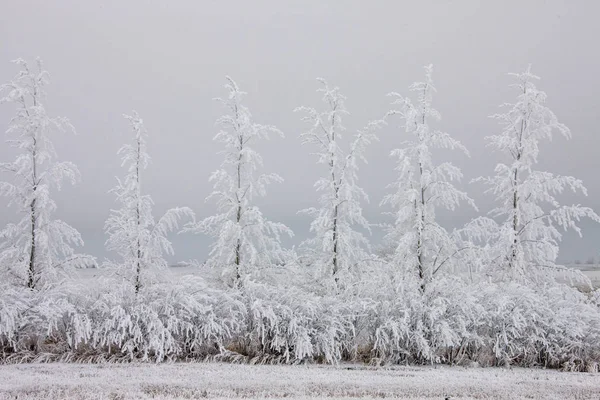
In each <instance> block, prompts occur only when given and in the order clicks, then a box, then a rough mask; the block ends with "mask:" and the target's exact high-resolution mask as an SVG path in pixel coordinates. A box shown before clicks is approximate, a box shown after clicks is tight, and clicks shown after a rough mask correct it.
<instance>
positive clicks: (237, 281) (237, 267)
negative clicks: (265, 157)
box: [235, 106, 244, 287]
mask: <svg viewBox="0 0 600 400" xmlns="http://www.w3.org/2000/svg"><path fill="white" fill-rule="evenodd" d="M235 117H236V121H237V120H238V118H239V116H238V109H237V106H236V108H235ZM237 131H238V136H239V140H240V149H239V151H240V152H239V155H238V164H237V192H236V197H237V201H238V208H237V215H236V221H235V222H236V223H237V225H238V226H239V225H240V221H241V220H242V199H241V198H240V192H241V190H242V150H243V148H244V138H243V136H242V133H241V132H240V125H239V122H238V123H237ZM240 234H241V228H240ZM241 251H242V239H241V237H238V239H237V242H236V244H235V286H238V287H240V286H241V285H242V274H241V271H240V265H241V262H242V260H241Z"/></svg>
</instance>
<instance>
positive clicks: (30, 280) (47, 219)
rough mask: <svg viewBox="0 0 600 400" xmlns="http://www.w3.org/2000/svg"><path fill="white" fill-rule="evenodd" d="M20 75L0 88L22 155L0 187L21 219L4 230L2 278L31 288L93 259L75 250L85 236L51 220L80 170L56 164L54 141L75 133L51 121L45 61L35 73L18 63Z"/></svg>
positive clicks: (6, 168)
mask: <svg viewBox="0 0 600 400" xmlns="http://www.w3.org/2000/svg"><path fill="white" fill-rule="evenodd" d="M14 63H15V64H17V65H18V66H19V67H20V68H21V70H20V71H19V73H18V74H17V75H16V77H15V78H14V79H13V80H12V81H11V82H9V83H7V84H4V85H2V86H0V94H4V95H3V96H2V97H1V98H0V103H12V104H14V105H15V106H16V114H15V116H14V117H13V118H12V120H11V121H10V125H9V128H8V130H7V134H8V135H10V136H11V137H12V139H10V140H8V141H7V143H8V144H9V145H10V146H12V147H14V148H16V149H17V151H18V155H17V158H16V159H15V160H14V161H13V162H8V163H0V171H1V172H4V173H8V174H11V175H12V176H13V179H11V181H10V182H0V195H4V196H7V197H8V198H9V206H11V205H14V206H15V207H16V208H17V209H18V212H19V214H20V215H22V218H21V220H20V221H18V222H17V223H14V224H13V223H11V224H8V225H7V226H6V227H5V228H4V229H2V230H0V268H1V272H2V275H1V278H0V279H6V280H8V281H11V282H13V283H15V284H17V285H24V286H26V287H28V288H30V289H38V288H41V287H43V286H44V285H47V284H49V283H51V282H52V281H53V280H55V279H56V278H57V277H58V275H60V273H61V271H62V272H64V271H65V270H68V269H69V268H72V267H80V266H86V265H87V264H89V263H93V262H94V260H93V258H91V257H89V256H84V255H79V254H76V253H75V251H74V249H73V246H81V245H83V240H82V239H81V235H80V234H79V232H77V230H76V229H75V228H73V227H71V226H70V225H68V224H67V223H65V222H63V221H61V220H57V219H53V218H52V215H53V213H54V211H55V210H56V207H57V206H56V203H55V201H54V200H53V199H52V197H51V192H52V190H53V189H57V190H60V188H61V184H62V182H63V181H64V180H68V181H70V182H71V183H73V184H74V183H75V182H76V181H77V180H78V179H79V171H78V170H77V167H76V166H75V165H74V164H73V163H70V162H59V161H57V154H56V151H55V149H54V146H53V145H52V141H51V136H52V134H53V133H55V132H67V131H72V132H74V128H73V126H72V125H71V124H70V122H69V121H68V120H67V119H66V118H62V117H54V118H51V117H50V116H48V114H47V113H46V108H45V106H44V99H45V92H44V86H46V85H47V84H48V83H49V79H48V78H49V75H48V72H47V71H46V70H44V68H43V65H42V62H41V60H39V59H38V60H37V65H36V67H35V68H31V67H30V66H29V64H28V63H27V62H26V61H24V60H22V59H18V60H15V61H14Z"/></svg>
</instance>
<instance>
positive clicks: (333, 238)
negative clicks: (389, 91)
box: [295, 79, 381, 283]
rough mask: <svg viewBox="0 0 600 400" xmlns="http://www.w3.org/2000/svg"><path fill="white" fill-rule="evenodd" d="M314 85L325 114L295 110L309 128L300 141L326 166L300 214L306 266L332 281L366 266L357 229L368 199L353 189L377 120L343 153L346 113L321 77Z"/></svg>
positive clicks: (364, 244)
mask: <svg viewBox="0 0 600 400" xmlns="http://www.w3.org/2000/svg"><path fill="white" fill-rule="evenodd" d="M318 81H319V82H320V83H321V85H322V87H321V88H319V89H318V90H317V92H319V93H322V94H323V102H324V103H325V104H326V110H325V111H322V112H320V111H317V110H316V109H315V108H311V107H298V108H297V109H296V110H295V111H299V112H303V113H304V114H305V116H304V117H303V118H302V120H303V121H305V122H307V123H308V124H309V130H308V131H306V132H304V133H302V134H301V138H302V143H303V144H310V145H313V146H315V147H316V148H317V150H316V152H315V154H316V155H317V157H318V159H317V163H319V164H324V165H325V166H326V168H327V174H326V175H325V176H323V177H321V178H319V179H318V180H317V182H316V183H315V187H316V189H317V192H321V196H320V197H319V207H318V208H316V207H313V208H308V209H305V210H302V211H301V212H304V213H306V214H308V215H310V216H312V217H314V219H313V221H312V223H311V225H310V231H311V232H313V234H314V237H313V238H312V239H309V240H307V241H306V242H305V243H304V245H305V247H306V248H308V250H309V253H310V261H311V263H315V264H316V265H317V267H320V268H321V269H322V270H323V273H324V274H325V275H326V276H327V275H328V276H332V277H333V278H334V280H335V282H336V283H337V282H338V281H339V277H340V274H344V273H348V272H349V271H351V270H352V268H353V267H355V266H356V264H359V263H361V262H366V261H367V260H366V259H367V258H368V251H370V245H369V240H368V239H367V238H366V237H365V235H364V233H363V231H367V232H369V233H370V231H371V227H370V225H369V222H368V221H367V219H366V218H365V217H364V215H363V210H362V206H361V201H368V196H367V193H366V192H365V191H364V190H363V189H362V188H361V187H360V186H358V167H359V164H358V161H359V160H363V161H364V162H366V159H365V156H364V154H365V149H366V147H367V146H368V145H369V144H370V143H371V142H372V141H373V140H376V139H377V137H376V135H375V133H374V131H375V130H376V129H377V128H378V127H379V126H380V125H381V122H372V123H370V124H368V125H367V126H366V127H365V128H364V129H362V130H360V131H358V132H357V133H356V135H355V136H354V138H353V140H352V142H351V143H350V145H349V146H347V145H346V146H347V147H348V149H347V150H344V147H346V146H345V145H344V141H343V140H342V139H343V138H342V132H344V131H345V127H344V125H343V124H342V119H343V117H344V115H347V114H348V111H347V110H346V106H345V103H344V102H345V100H346V97H345V96H344V95H342V94H341V93H340V90H339V88H337V87H333V88H332V87H330V86H329V85H328V84H327V82H326V81H325V80H324V79H318ZM357 228H359V229H362V231H361V230H359V229H357Z"/></svg>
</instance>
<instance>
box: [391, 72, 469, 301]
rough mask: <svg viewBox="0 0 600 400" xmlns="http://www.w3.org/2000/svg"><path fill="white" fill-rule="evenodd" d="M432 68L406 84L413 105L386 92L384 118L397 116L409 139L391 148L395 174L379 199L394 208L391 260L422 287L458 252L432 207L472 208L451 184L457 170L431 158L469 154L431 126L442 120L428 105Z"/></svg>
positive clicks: (432, 88) (457, 176)
mask: <svg viewBox="0 0 600 400" xmlns="http://www.w3.org/2000/svg"><path fill="white" fill-rule="evenodd" d="M432 71H433V67H432V66H431V65H429V66H426V67H425V81H424V82H415V83H413V84H412V85H411V86H410V90H411V91H413V92H415V93H416V94H417V102H416V103H415V104H413V103H412V101H411V100H410V99H409V98H407V97H403V96H401V95H400V94H398V93H390V94H389V96H392V97H394V98H395V100H394V102H393V103H392V104H393V105H394V106H395V108H394V109H393V110H391V111H389V112H388V113H387V116H388V117H392V118H394V116H399V117H400V118H401V119H402V125H401V127H400V128H401V130H400V134H401V135H402V136H404V135H406V134H408V135H409V136H410V137H411V139H410V140H406V141H403V142H401V143H400V145H401V146H402V147H400V148H397V149H394V150H392V152H391V156H392V157H395V158H396V159H397V166H396V171H397V173H398V177H397V179H396V181H394V182H393V183H392V184H390V185H388V188H389V189H391V190H393V192H392V193H391V194H388V195H386V196H385V197H384V198H383V201H382V202H381V204H382V205H389V206H391V207H392V208H394V211H393V212H392V213H391V214H392V215H393V216H394V219H395V221H394V223H393V224H391V225H388V226H387V234H386V236H385V241H386V243H387V245H388V246H391V247H392V249H391V254H392V260H393V262H394V264H396V265H397V266H399V267H400V268H403V269H404V271H405V272H406V273H408V274H409V275H413V276H415V275H416V276H418V279H419V282H420V284H421V288H422V289H425V286H426V284H427V282H429V281H430V280H431V279H432V277H433V276H434V275H435V274H436V273H437V272H438V271H440V270H442V268H444V269H446V270H448V269H451V266H452V264H453V261H454V259H453V257H454V256H455V255H456V253H457V252H458V248H457V243H456V240H455V238H454V237H453V235H452V234H450V233H449V232H448V231H447V230H446V229H445V228H444V227H442V226H441V225H440V224H438V223H437V221H436V217H435V210H436V208H439V207H442V208H445V209H447V210H450V211H453V210H454V209H455V208H456V207H457V206H458V205H459V204H460V203H461V202H467V203H469V204H471V205H472V206H473V207H474V203H473V201H472V200H471V199H470V198H469V197H468V196H467V194H466V193H465V192H463V191H460V190H458V189H457V188H456V187H455V186H454V183H453V182H456V181H459V180H460V179H461V178H462V177H463V174H462V172H461V171H460V169H459V168H458V167H456V166H454V165H453V164H452V163H450V162H443V163H436V162H435V161H434V160H433V157H432V149H435V148H438V149H458V150H461V151H462V152H464V153H465V154H467V155H468V152H467V149H466V148H465V147H464V146H463V145H462V144H461V143H460V142H458V141H457V140H455V139H453V138H452V137H451V136H450V135H449V134H448V133H446V132H442V131H439V130H435V129H433V128H431V126H430V121H431V120H439V119H440V114H439V113H438V111H437V110H435V109H434V108H433V106H432V100H433V94H434V93H435V92H436V89H435V86H434V85H433V80H432ZM392 118H390V119H392Z"/></svg>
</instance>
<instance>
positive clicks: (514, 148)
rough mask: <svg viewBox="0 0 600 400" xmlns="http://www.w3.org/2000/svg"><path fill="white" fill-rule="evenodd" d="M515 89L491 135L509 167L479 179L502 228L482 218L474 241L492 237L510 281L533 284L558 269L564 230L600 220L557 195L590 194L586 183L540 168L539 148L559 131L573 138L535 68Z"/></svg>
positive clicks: (500, 167) (496, 256)
mask: <svg viewBox="0 0 600 400" xmlns="http://www.w3.org/2000/svg"><path fill="white" fill-rule="evenodd" d="M510 75H511V76H513V77H514V78H515V80H516V83H514V84H512V85H511V87H513V88H515V89H516V91H517V100H516V101H515V102H514V103H507V104H503V105H502V107H503V108H504V109H506V110H507V111H506V112H505V113H501V114H495V115H493V116H492V118H494V119H496V120H498V121H499V123H500V125H501V126H502V131H501V132H500V133H499V134H497V135H492V136H488V137H487V139H488V141H489V146H490V147H492V148H493V149H495V150H497V151H499V152H501V153H502V154H503V155H504V156H505V157H507V158H508V160H509V162H507V163H499V164H498V165H497V166H496V168H495V173H496V174H495V175H494V176H491V177H482V178H479V179H478V180H479V181H482V182H483V183H485V184H486V185H487V186H489V188H488V189H487V192H488V193H491V194H493V195H494V196H495V198H496V201H497V202H498V206H497V207H496V208H495V209H493V210H492V211H491V212H490V214H491V216H492V217H494V218H497V219H498V221H499V223H498V225H496V224H495V223H494V222H492V221H490V220H486V219H480V220H477V221H475V222H474V223H472V224H471V227H472V229H473V232H471V233H470V235H472V237H484V236H488V240H489V235H492V237H493V241H494V243H495V245H494V249H495V252H494V253H493V258H492V259H491V260H490V261H489V262H490V264H492V265H494V266H495V267H497V269H499V270H500V271H501V274H502V275H503V276H508V277H509V278H510V279H534V278H539V277H541V276H543V275H553V273H554V272H555V271H556V270H557V269H559V268H558V267H557V266H556V264H555V262H556V258H557V256H558V243H559V241H560V240H561V233H560V229H561V228H562V229H563V230H566V229H574V230H575V231H576V232H578V233H580V230H579V228H578V226H577V224H576V223H577V222H578V221H579V220H580V219H581V218H583V217H588V218H591V219H593V220H594V221H597V222H600V217H598V215H597V214H596V213H595V212H594V211H593V210H592V209H591V208H588V207H582V206H580V205H561V204H560V203H559V201H558V199H557V195H559V194H561V193H563V192H564V191H565V190H567V189H570V190H571V191H573V192H581V193H583V194H584V195H587V191H586V188H585V186H584V185H583V183H582V182H581V180H579V179H576V178H574V177H572V176H562V175H555V174H553V173H551V172H546V171H539V170H536V169H535V166H536V164H537V162H538V156H539V151H540V149H539V144H540V142H541V141H543V140H551V139H552V135H553V133H554V132H558V133H559V134H560V135H562V136H563V137H565V138H567V139H569V138H570V137H571V132H570V130H569V128H567V127H566V126H565V125H563V124H562V123H560V122H559V121H558V119H557V117H556V115H555V114H554V113H553V112H552V111H551V110H550V109H549V108H548V107H546V106H545V103H546V93H544V92H543V91H540V90H539V89H537V88H536V86H535V81H537V80H539V77H537V76H535V75H533V74H532V73H531V67H528V68H527V70H526V71H525V72H523V73H519V74H510Z"/></svg>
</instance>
